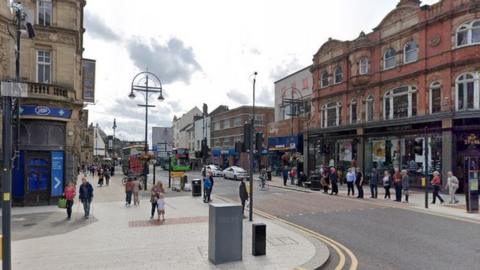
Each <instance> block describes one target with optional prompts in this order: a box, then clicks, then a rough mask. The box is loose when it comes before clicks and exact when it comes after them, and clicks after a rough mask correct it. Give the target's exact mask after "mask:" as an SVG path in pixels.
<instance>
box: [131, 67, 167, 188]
mask: <svg viewBox="0 0 480 270" xmlns="http://www.w3.org/2000/svg"><path fill="white" fill-rule="evenodd" d="M134 92H140V93H142V94H143V96H144V98H145V104H138V106H139V107H144V108H145V149H144V150H145V164H144V167H143V176H144V179H143V181H144V188H145V189H146V188H147V176H148V160H147V156H148V108H152V107H155V105H149V104H148V101H149V99H150V97H151V95H153V94H158V98H157V99H158V100H159V101H163V100H164V98H163V89H162V82H161V81H160V79H159V78H158V77H157V76H156V75H155V74H153V73H151V72H148V71H146V72H140V73H138V74H137V75H135V77H134V78H133V80H132V86H131V90H130V94H129V95H128V97H129V98H131V99H134V98H135V93H134Z"/></svg>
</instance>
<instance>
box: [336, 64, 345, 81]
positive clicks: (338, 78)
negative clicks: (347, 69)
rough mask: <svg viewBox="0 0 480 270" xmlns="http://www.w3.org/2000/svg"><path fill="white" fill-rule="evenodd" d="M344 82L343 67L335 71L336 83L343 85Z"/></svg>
mask: <svg viewBox="0 0 480 270" xmlns="http://www.w3.org/2000/svg"><path fill="white" fill-rule="evenodd" d="M342 81H343V71H342V68H341V67H337V68H336V69H335V83H341V82H342Z"/></svg>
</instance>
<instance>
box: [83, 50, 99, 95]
mask: <svg viewBox="0 0 480 270" xmlns="http://www.w3.org/2000/svg"><path fill="white" fill-rule="evenodd" d="M95 67H96V62H95V60H91V59H82V75H83V78H82V82H83V100H84V101H85V102H91V103H95Z"/></svg>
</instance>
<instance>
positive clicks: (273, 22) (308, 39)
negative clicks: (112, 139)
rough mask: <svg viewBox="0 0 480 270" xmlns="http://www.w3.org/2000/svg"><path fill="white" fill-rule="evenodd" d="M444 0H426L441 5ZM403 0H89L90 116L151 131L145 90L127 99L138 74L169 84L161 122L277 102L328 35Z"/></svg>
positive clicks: (349, 34) (341, 34) (354, 31)
mask: <svg viewBox="0 0 480 270" xmlns="http://www.w3.org/2000/svg"><path fill="white" fill-rule="evenodd" d="M436 2H438V0H424V1H422V3H423V4H433V3H436ZM397 3H398V0H335V1H327V0H295V1H291V0H290V1H286V0H228V1H225V0H202V1H199V0H162V1H158V0H135V1H131V0H128V1H127V0H101V1H100V0H95V1H94V0H88V1H87V6H86V7H85V18H84V21H85V28H86V33H85V36H84V47H85V52H84V54H83V57H84V58H90V59H95V60H96V62H97V69H96V97H95V104H91V105H88V107H87V109H88V110H89V122H91V123H98V124H99V125H100V127H101V128H102V129H104V130H105V131H106V133H107V134H112V133H113V132H112V125H113V119H114V118H116V120H117V129H116V134H117V136H118V137H119V138H121V139H124V140H143V138H144V130H145V122H144V121H145V110H144V108H141V107H138V106H137V104H142V103H144V98H143V97H142V96H141V95H140V94H137V97H136V98H135V99H134V100H131V99H129V98H128V95H129V93H130V89H131V83H132V79H133V78H134V76H135V75H136V74H137V73H139V72H142V71H146V70H148V71H149V72H152V73H154V74H156V75H157V76H158V77H159V79H160V80H161V83H162V89H163V94H164V97H165V100H164V101H157V97H158V96H155V95H153V96H151V98H150V103H151V104H153V105H155V106H156V107H155V108H151V109H150V111H149V133H150V134H149V140H151V127H152V126H171V122H172V119H173V117H174V115H176V116H177V117H180V116H181V115H182V114H184V113H186V112H187V111H189V110H190V109H191V108H193V107H194V106H197V107H198V108H200V109H201V108H202V104H203V103H206V104H208V106H209V111H212V110H214V109H215V108H216V107H218V106H219V105H227V106H229V107H230V108H235V107H238V106H241V105H248V104H251V103H252V80H253V73H254V72H258V76H257V87H256V104H257V105H263V106H273V99H274V81H276V80H278V79H280V78H282V77H284V76H286V75H288V74H290V73H293V72H295V71H297V70H299V69H302V68H304V67H306V66H308V65H310V64H311V63H312V58H313V54H315V53H316V51H317V50H318V49H319V48H320V46H321V45H322V44H323V43H325V42H326V41H327V40H328V38H329V37H332V38H335V39H339V40H352V39H355V38H356V37H358V35H359V33H360V32H361V31H365V32H366V33H368V32H370V31H371V30H372V29H373V28H374V27H376V26H377V25H378V24H379V23H380V21H381V20H382V19H383V18H384V17H385V16H386V15H387V14H388V12H390V11H391V10H392V9H394V8H395V6H396V4H397Z"/></svg>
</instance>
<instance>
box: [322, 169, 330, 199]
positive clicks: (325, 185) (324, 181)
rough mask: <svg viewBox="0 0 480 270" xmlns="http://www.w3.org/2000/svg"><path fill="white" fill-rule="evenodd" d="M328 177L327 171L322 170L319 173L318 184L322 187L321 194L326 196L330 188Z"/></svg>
mask: <svg viewBox="0 0 480 270" xmlns="http://www.w3.org/2000/svg"><path fill="white" fill-rule="evenodd" d="M329 178H330V175H329V172H328V170H327V169H322V172H321V173H320V184H321V185H322V187H323V193H325V194H328V189H329V186H330V179H329Z"/></svg>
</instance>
